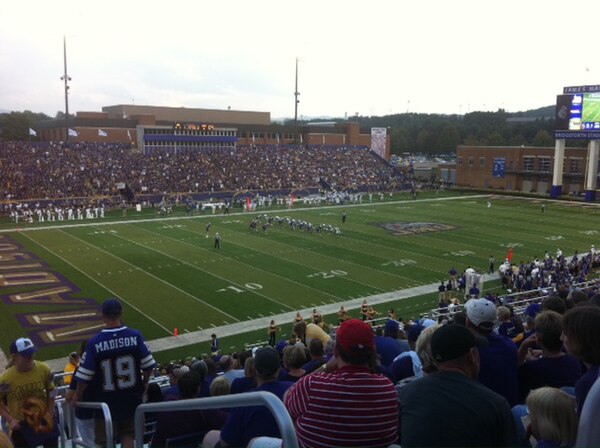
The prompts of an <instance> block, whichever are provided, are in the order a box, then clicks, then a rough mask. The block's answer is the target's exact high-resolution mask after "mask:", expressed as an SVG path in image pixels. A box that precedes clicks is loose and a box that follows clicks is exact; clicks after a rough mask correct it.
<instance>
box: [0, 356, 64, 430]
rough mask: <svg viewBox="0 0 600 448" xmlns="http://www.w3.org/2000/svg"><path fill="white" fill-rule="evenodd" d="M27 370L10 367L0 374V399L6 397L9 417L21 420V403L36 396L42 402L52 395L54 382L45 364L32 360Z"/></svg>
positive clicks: (45, 401)
mask: <svg viewBox="0 0 600 448" xmlns="http://www.w3.org/2000/svg"><path fill="white" fill-rule="evenodd" d="M34 363H35V365H34V367H33V369H31V370H30V371H29V372H19V371H17V369H16V368H15V367H11V368H10V369H8V370H6V371H5V372H4V373H3V374H2V375H0V400H4V398H5V397H6V398H7V403H8V410H9V412H10V415H11V417H13V418H16V419H17V420H19V421H23V420H24V418H23V403H24V402H25V400H27V399H28V398H37V399H39V400H40V401H42V402H43V403H44V404H45V403H47V402H48V399H49V398H50V397H52V396H53V392H54V382H53V378H52V372H51V371H50V367H48V365H47V364H45V363H43V362H40V361H34Z"/></svg>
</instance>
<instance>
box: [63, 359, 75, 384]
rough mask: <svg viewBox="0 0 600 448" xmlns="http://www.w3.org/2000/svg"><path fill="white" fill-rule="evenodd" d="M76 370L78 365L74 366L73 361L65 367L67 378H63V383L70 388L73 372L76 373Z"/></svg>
mask: <svg viewBox="0 0 600 448" xmlns="http://www.w3.org/2000/svg"><path fill="white" fill-rule="evenodd" d="M76 368H77V364H73V363H72V362H71V361H69V362H68V363H67V365H66V366H65V371H64V373H65V376H64V377H63V382H64V383H65V385H67V386H68V385H69V384H71V380H72V379H73V372H75V369H76Z"/></svg>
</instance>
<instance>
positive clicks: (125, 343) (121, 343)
mask: <svg viewBox="0 0 600 448" xmlns="http://www.w3.org/2000/svg"><path fill="white" fill-rule="evenodd" d="M137 345H138V340H137V339H136V338H135V337H133V336H131V337H128V338H117V339H111V340H109V341H100V342H98V343H97V344H95V348H96V353H100V352H105V351H107V350H116V349H118V348H123V347H137Z"/></svg>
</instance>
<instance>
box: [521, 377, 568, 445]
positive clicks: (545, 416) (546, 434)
mask: <svg viewBox="0 0 600 448" xmlns="http://www.w3.org/2000/svg"><path fill="white" fill-rule="evenodd" d="M526 403H527V407H528V408H529V418H530V421H531V423H530V424H529V428H528V433H530V434H531V435H532V436H533V437H534V438H535V439H536V440H537V443H536V444H535V446H536V447H537V448H553V447H572V446H574V445H575V440H576V439H577V410H576V409H577V406H576V404H575V398H573V397H572V396H571V395H569V394H567V393H566V392H564V391H562V390H560V389H555V388H553V387H541V388H539V389H536V390H533V391H531V392H530V393H529V395H528V396H527V402H526Z"/></svg>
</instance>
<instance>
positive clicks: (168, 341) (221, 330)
mask: <svg viewBox="0 0 600 448" xmlns="http://www.w3.org/2000/svg"><path fill="white" fill-rule="evenodd" d="M499 278H500V276H499V274H498V273H494V274H483V280H484V281H485V282H487V281H492V280H498V279H499ZM438 286H439V283H430V284H427V285H421V286H415V287H413V288H408V289H401V290H397V291H390V292H385V293H382V294H375V295H372V296H364V297H356V298H353V299H351V300H347V301H344V302H336V303H331V304H327V305H320V306H317V307H316V308H318V309H319V311H320V312H321V313H322V314H324V315H325V314H334V313H337V311H338V310H339V309H340V306H342V305H343V306H344V307H345V308H346V309H347V310H353V309H359V308H360V306H361V304H362V301H363V300H365V299H367V300H368V301H369V304H370V305H381V304H383V303H387V302H392V301H396V300H403V299H408V298H411V297H415V296H420V295H425V294H432V293H437V288H438ZM417 306H418V305H415V307H417ZM313 308H315V307H314V306H311V307H310V308H305V309H301V310H299V311H300V313H301V314H302V315H304V316H306V315H310V314H311V313H312V309H313ZM296 312H297V311H296V310H294V311H290V312H286V313H280V314H275V315H272V316H265V317H261V318H259V319H252V320H248V321H244V322H237V323H234V324H228V325H222V326H220V327H211V328H207V329H204V330H198V331H193V332H190V333H182V334H180V335H179V336H167V337H164V338H159V339H153V340H151V341H146V344H147V345H148V347H149V348H150V350H151V351H152V353H158V352H161V351H164V350H170V349H174V348H181V347H186V346H189V345H193V344H199V343H203V342H204V343H206V344H207V348H208V341H210V335H211V334H213V333H215V334H217V335H218V336H219V338H223V337H227V336H235V335H238V334H242V333H248V332H251V331H255V330H260V329H264V330H265V335H266V328H267V327H268V323H269V321H270V320H271V319H273V320H275V322H292V321H293V320H294V317H295V316H296ZM409 312H410V311H409ZM204 351H206V350H204ZM201 353H202V351H200V352H199V353H196V354H193V353H190V356H194V355H195V356H196V357H199V356H200V354H201ZM66 360H67V355H66V354H65V357H64V358H59V359H52V360H45V361H44V362H45V363H47V364H48V365H49V366H50V368H51V369H52V371H62V369H63V368H64V366H65V364H66ZM0 365H1V363H0Z"/></svg>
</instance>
